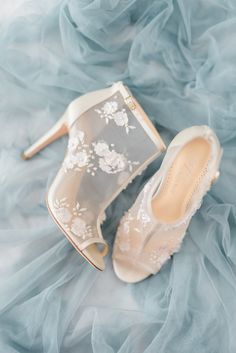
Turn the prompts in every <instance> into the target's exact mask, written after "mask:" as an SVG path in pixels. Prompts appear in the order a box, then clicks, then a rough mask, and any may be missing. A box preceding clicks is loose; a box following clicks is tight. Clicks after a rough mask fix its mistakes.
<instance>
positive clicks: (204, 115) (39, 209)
mask: <svg viewBox="0 0 236 353" xmlns="http://www.w3.org/2000/svg"><path fill="white" fill-rule="evenodd" d="M235 33H236V3H235V1H232V0H224V1H223V0H215V1H210V0H204V1H203V0H200V1H194V0H189V1H183V0H176V1H174V0H159V1H156V0H148V1H147V0H65V1H61V0H51V1H45V0H43V1H36V0H31V1H26V0H12V1H11V2H6V3H2V4H1V13H0V199H1V202H0V240H1V247H0V351H1V352H4V353H5V352H6V353H13V352H14V353H16V352H17V353H26V352H29V353H39V352H40V353H59V352H60V353H78V352H79V353H85V352H86V353H90V352H94V353H157V352H158V353H167V352H168V353H171V352H182V353H189V352H191V353H202V352H204V353H235V351H236V338H235V333H234V332H235V329H236V316H235V311H236V206H235V200H236V187H235V180H236V167H235V166H236V153H235V151H236V103H235V102H236V84H235V82H236V80H235V79H236V66H235V62H236V46H235ZM119 80H123V81H124V83H125V84H127V85H128V86H129V88H130V89H131V91H132V93H133V94H134V95H135V96H136V97H137V100H138V101H140V103H141V105H142V106H143V108H144V110H145V111H146V112H147V114H148V115H149V117H150V119H151V120H152V121H153V123H154V124H155V126H156V127H157V129H158V130H159V132H160V133H161V135H162V137H163V138H164V140H165V142H166V143H167V144H168V143H169V142H170V140H171V139H172V137H173V136H174V135H175V134H176V133H177V132H179V131H181V130H182V129H184V128H186V127H189V126H192V125H200V124H207V125H209V126H210V127H211V128H213V129H214V131H215V132H216V134H217V135H218V137H219V139H220V141H221V143H222V146H223V148H224V155H223V159H222V168H221V176H220V178H219V181H218V183H217V184H216V185H214V186H213V188H212V189H211V191H210V193H209V194H208V195H207V196H206V197H205V198H204V202H203V205H202V207H201V209H200V210H199V211H198V212H197V214H196V215H195V216H194V217H193V219H192V222H191V225H190V227H189V229H188V232H187V236H186V238H185V240H184V242H183V245H182V248H181V250H180V252H179V253H177V254H175V255H174V257H173V258H172V259H171V260H170V261H169V262H168V263H167V264H166V265H165V266H164V267H163V268H162V270H161V271H160V273H158V274H157V275H155V276H152V277H150V278H148V279H146V280H145V281H143V282H141V283H138V284H135V285H127V284H124V283H122V282H120V281H119V280H118V279H117V278H116V277H115V275H114V273H113V270H112V264H111V254H110V255H109V256H108V257H107V262H106V270H105V271H104V272H102V273H101V272H97V271H96V270H95V269H93V268H92V267H91V266H90V265H89V264H87V263H86V262H84V260H83V258H82V257H81V256H79V255H78V254H77V253H76V251H75V250H74V249H73V248H72V246H71V245H70V244H69V243H68V241H67V240H66V239H65V237H64V236H63V235H62V233H61V232H60V230H59V229H58V228H57V226H56V225H55V224H54V223H53V221H52V219H51V218H50V216H49V215H48V212H47V209H46V205H45V195H46V192H47V190H48V187H49V185H50V184H51V182H52V180H53V178H54V176H55V174H56V172H57V170H58V168H59V167H60V164H61V162H62V160H63V157H64V153H65V147H66V138H63V139H61V140H60V141H57V142H56V143H54V144H52V145H51V146H49V147H48V148H47V149H45V150H44V151H42V152H41V153H40V154H39V155H38V156H36V157H35V158H33V159H32V160H30V161H27V162H24V161H22V160H21V158H20V154H21V152H22V150H23V149H24V148H25V147H28V146H29V145H30V144H31V143H32V142H34V141H35V140H36V139H37V138H38V137H40V136H41V135H42V134H43V133H44V132H45V131H47V129H49V128H50V127H51V126H52V125H53V123H54V122H56V121H57V120H58V119H59V117H60V116H61V115H62V113H63V112H64V110H65V108H66V106H67V104H68V103H69V102H70V101H71V100H73V99H74V98H76V97H78V96H80V95H81V94H84V93H86V92H88V91H92V90H95V89H98V88H103V87H106V86H107V85H110V84H111V83H113V82H115V81H119ZM160 162H161V159H158V160H157V161H155V162H154V163H153V164H152V165H151V166H150V167H149V168H148V170H147V171H145V173H144V174H142V175H141V176H139V177H138V178H136V180H135V181H134V182H133V183H132V184H130V185H129V187H128V188H127V189H126V190H125V191H123V192H122V194H120V196H119V197H118V198H117V199H116V200H115V201H114V202H113V204H112V205H111V206H110V207H109V209H108V210H107V218H106V222H105V223H104V224H103V234H104V238H105V239H106V241H107V242H108V243H109V245H110V246H111V247H112V244H113V241H114V236H115V232H116V228H117V225H118V222H119V219H120V217H121V216H122V214H123V212H124V211H125V210H127V209H128V208H129V207H130V206H131V204H132V203H133V202H134V200H135V198H136V195H137V194H138V192H139V191H140V190H141V188H142V187H143V184H144V182H145V181H146V180H147V179H148V178H149V177H150V176H151V175H152V174H153V173H154V172H155V171H156V169H157V168H158V167H159V165H160Z"/></svg>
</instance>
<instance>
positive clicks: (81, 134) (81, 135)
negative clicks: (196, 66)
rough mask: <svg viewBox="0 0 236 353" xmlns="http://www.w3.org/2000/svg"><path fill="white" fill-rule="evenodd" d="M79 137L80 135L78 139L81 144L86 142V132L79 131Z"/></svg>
mask: <svg viewBox="0 0 236 353" xmlns="http://www.w3.org/2000/svg"><path fill="white" fill-rule="evenodd" d="M77 135H78V139H79V140H80V142H84V132H83V131H81V130H78V131H77Z"/></svg>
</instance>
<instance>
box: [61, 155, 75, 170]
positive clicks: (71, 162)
mask: <svg viewBox="0 0 236 353" xmlns="http://www.w3.org/2000/svg"><path fill="white" fill-rule="evenodd" d="M74 165H75V163H74V160H73V155H70V154H69V155H68V156H67V157H66V158H65V160H64V162H63V166H64V168H65V170H67V169H73V168H74Z"/></svg>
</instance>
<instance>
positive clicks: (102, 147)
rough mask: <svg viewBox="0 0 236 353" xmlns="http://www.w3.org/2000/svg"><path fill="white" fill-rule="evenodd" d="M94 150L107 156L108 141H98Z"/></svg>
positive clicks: (99, 154) (101, 155)
mask: <svg viewBox="0 0 236 353" xmlns="http://www.w3.org/2000/svg"><path fill="white" fill-rule="evenodd" d="M94 151H95V153H96V154H97V155H98V156H100V157H103V156H105V155H106V154H107V153H109V152H110V151H109V146H108V144H107V143H106V142H97V143H95V144H94Z"/></svg>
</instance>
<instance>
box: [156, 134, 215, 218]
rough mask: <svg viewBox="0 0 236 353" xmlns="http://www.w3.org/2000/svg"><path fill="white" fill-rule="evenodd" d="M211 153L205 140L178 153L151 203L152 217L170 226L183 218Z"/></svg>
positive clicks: (191, 143) (190, 143)
mask: <svg viewBox="0 0 236 353" xmlns="http://www.w3.org/2000/svg"><path fill="white" fill-rule="evenodd" d="M210 152H211V147H210V144H209V143H208V142H207V141H206V140H205V139H204V138H196V139H194V140H192V141H191V142H189V143H187V144H186V145H185V146H184V147H183V148H182V149H181V150H180V152H179V153H178V155H177V157H176V159H175V160H174V162H173V164H172V165H171V167H170V169H169V171H168V173H167V175H166V176H165V180H164V182H163V184H162V186H161V188H160V190H159V191H158V194H157V195H156V196H154V198H153V200H152V209H153V213H154V215H155V217H156V218H157V219H158V220H160V221H163V222H167V223H171V222H174V221H176V220H178V219H179V218H181V217H183V216H184V214H185V212H186V208H187V206H188V202H189V200H190V199H191V196H192V194H193V192H194V190H195V188H196V187H197V185H198V183H199V182H200V179H201V177H202V176H203V175H204V172H205V168H206V167H207V164H208V161H209V157H210Z"/></svg>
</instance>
